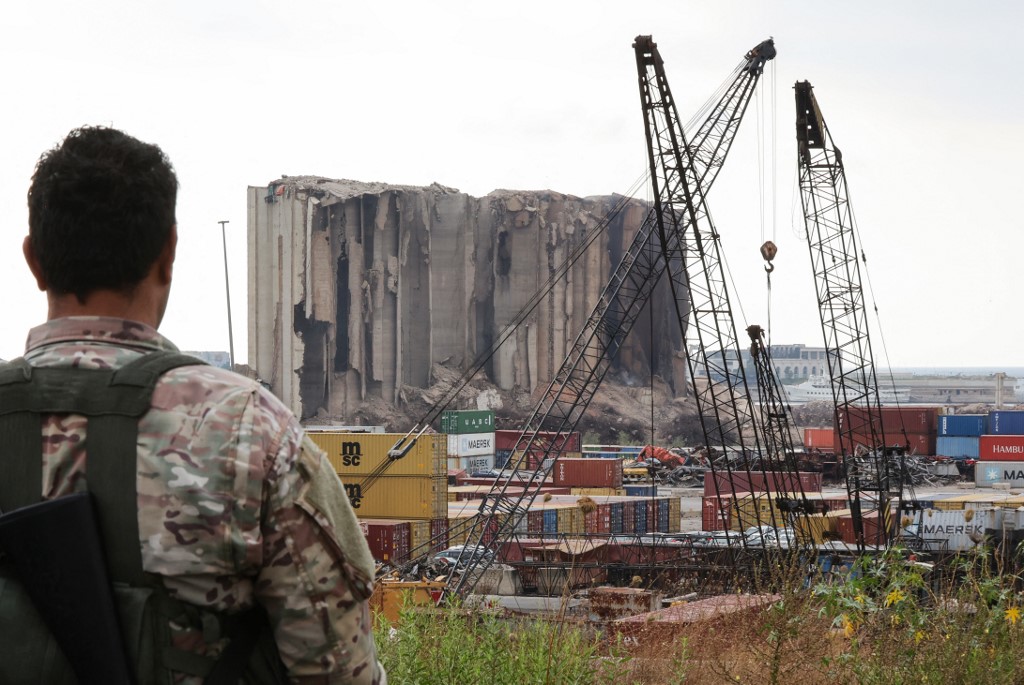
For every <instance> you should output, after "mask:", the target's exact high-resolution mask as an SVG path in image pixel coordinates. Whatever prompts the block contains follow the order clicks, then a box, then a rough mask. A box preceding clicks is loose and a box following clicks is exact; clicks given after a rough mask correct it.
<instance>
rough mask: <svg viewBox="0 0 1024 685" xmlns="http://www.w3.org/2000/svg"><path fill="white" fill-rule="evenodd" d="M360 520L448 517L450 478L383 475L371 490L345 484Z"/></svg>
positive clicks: (358, 483) (357, 483)
mask: <svg viewBox="0 0 1024 685" xmlns="http://www.w3.org/2000/svg"><path fill="white" fill-rule="evenodd" d="M344 486H345V494H347V495H348V500H349V502H350V503H351V504H352V508H353V509H354V510H355V513H356V516H358V517H359V518H394V519H432V518H439V517H442V516H444V515H445V512H446V507H447V506H448V478H447V477H443V478H424V477H412V476H381V477H380V478H377V479H376V480H374V481H373V482H372V483H370V484H369V486H368V487H365V488H364V486H363V483H361V482H354V483H353V482H344Z"/></svg>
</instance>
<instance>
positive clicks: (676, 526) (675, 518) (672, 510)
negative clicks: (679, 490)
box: [667, 497, 683, 533]
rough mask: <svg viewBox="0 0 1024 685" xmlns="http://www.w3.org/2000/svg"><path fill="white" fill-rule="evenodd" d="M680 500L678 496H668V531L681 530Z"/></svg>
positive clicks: (675, 531)
mask: <svg viewBox="0 0 1024 685" xmlns="http://www.w3.org/2000/svg"><path fill="white" fill-rule="evenodd" d="M682 519H683V515H682V501H681V500H680V499H679V498H678V497H669V498H668V531H667V532H669V533H678V532H679V531H680V530H682V523H683V521H682Z"/></svg>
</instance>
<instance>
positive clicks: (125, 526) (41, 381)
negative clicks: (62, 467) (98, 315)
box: [0, 351, 204, 584]
mask: <svg viewBox="0 0 1024 685" xmlns="http://www.w3.org/2000/svg"><path fill="white" fill-rule="evenodd" d="M203 363H204V362H203V361H202V360H200V359H197V358H195V357H190V356H188V355H184V354H180V353H176V352H163V351H158V352H151V353H149V354H147V355H144V356H142V357H139V358H138V359H136V360H134V361H132V362H129V363H128V364H126V365H125V366H123V367H122V368H120V369H117V370H103V369H79V368H32V367H31V366H30V365H29V364H28V363H27V362H26V361H25V360H24V359H18V360H15V361H13V362H11V363H9V364H7V365H6V366H4V367H2V368H0V445H2V446H3V452H4V456H3V466H2V468H3V469H4V471H5V474H7V475H8V476H9V477H5V478H3V479H0V509H2V510H3V511H11V510H13V509H17V508H20V507H22V506H25V505H27V504H32V503H35V502H38V501H39V499H40V490H41V484H42V417H43V416H44V415H47V414H81V415H84V416H86V417H88V420H89V426H88V437H87V440H88V445H89V456H88V460H89V462H88V467H87V474H88V475H87V479H88V483H89V491H90V492H91V493H92V494H93V496H94V497H95V499H96V501H97V503H98V507H97V515H98V518H99V524H100V530H101V533H102V534H103V539H104V547H105V548H106V549H105V551H106V558H107V566H108V570H109V573H110V576H111V578H112V579H114V580H119V581H123V582H128V583H132V584H146V578H145V574H144V573H143V572H142V552H141V549H140V548H139V531H138V503H137V492H136V487H135V485H136V483H135V481H136V471H137V449H138V448H137V442H138V421H139V418H140V417H141V416H142V415H143V414H145V413H146V411H148V410H149V406H150V400H151V397H152V394H153V388H154V387H155V386H156V383H157V381H158V380H159V378H160V376H161V375H163V374H164V373H166V372H167V371H170V370H171V369H174V368H177V367H180V366H186V365H193V364H203Z"/></svg>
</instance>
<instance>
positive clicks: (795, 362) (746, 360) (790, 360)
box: [690, 345, 828, 384]
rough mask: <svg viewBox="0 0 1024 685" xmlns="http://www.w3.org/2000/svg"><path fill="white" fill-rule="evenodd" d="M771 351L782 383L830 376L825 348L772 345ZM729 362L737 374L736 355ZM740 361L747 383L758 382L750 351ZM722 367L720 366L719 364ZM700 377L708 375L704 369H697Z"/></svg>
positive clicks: (741, 354) (743, 352)
mask: <svg viewBox="0 0 1024 685" xmlns="http://www.w3.org/2000/svg"><path fill="white" fill-rule="evenodd" d="M769 351H770V352H771V355H772V362H773V365H774V367H775V377H776V378H778V379H779V381H780V382H782V383H787V384H788V383H802V382H804V381H806V380H808V379H810V378H813V377H815V376H823V375H827V374H828V364H826V363H825V359H826V357H825V348H824V347H808V346H807V345H770V346H769ZM695 352H696V349H695V346H693V345H691V346H690V354H691V355H693V354H694V353H695ZM726 358H727V359H728V360H729V363H728V368H729V370H730V372H735V371H736V368H737V364H738V362H737V361H736V357H735V354H729V355H727V357H726ZM740 359H741V360H742V362H743V371H744V373H745V375H746V377H747V383H748V384H752V383H756V382H757V372H756V370H755V369H754V360H753V359H752V358H751V357H750V350H749V349H747V348H746V347H744V348H743V349H742V350H741V351H740ZM719 365H720V364H719ZM696 375H697V376H698V377H704V376H706V375H707V374H706V373H705V372H704V369H696Z"/></svg>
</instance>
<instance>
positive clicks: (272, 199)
mask: <svg viewBox="0 0 1024 685" xmlns="http://www.w3.org/2000/svg"><path fill="white" fill-rule="evenodd" d="M619 205H623V206H622V209H621V211H618V212H617V213H614V214H613V216H612V217H611V219H610V222H609V224H608V226H607V228H606V229H604V230H603V232H602V234H601V235H600V237H599V238H598V239H597V241H596V242H595V243H594V244H593V245H591V246H590V248H588V250H587V251H586V252H585V253H584V254H583V256H582V258H581V259H580V260H579V261H578V262H577V263H576V264H575V265H574V266H573V268H571V269H570V270H569V272H568V274H567V276H566V277H565V278H563V279H561V280H559V281H558V282H557V283H556V285H555V287H554V289H553V291H552V293H551V295H550V296H549V297H547V298H545V299H544V300H542V301H541V302H540V304H539V306H538V307H537V308H536V309H535V310H534V311H533V313H532V314H531V315H530V316H529V317H527V319H526V320H525V322H524V323H523V324H522V325H520V326H519V327H518V328H517V329H516V331H515V333H514V334H513V335H512V336H511V338H510V339H509V340H508V341H507V342H506V344H505V345H503V346H502V348H501V349H500V350H499V352H498V353H497V354H496V355H495V357H494V359H493V360H492V362H491V363H490V364H489V365H488V366H487V367H486V368H485V372H486V373H487V374H488V375H489V377H490V378H491V380H492V381H494V382H495V383H496V384H497V385H499V386H500V387H502V388H504V389H512V388H513V387H519V388H524V389H529V390H533V389H535V388H536V387H537V386H538V385H541V384H546V383H547V382H549V381H550V379H551V377H552V376H553V375H554V374H555V372H556V371H557V369H558V367H559V365H560V363H561V362H562V360H563V359H564V358H565V355H566V354H567V353H568V350H569V349H570V347H571V345H572V343H573V340H574V339H575V337H576V336H577V335H578V334H579V332H580V330H581V329H582V328H583V325H584V323H585V321H586V320H587V318H588V317H589V316H590V314H591V312H592V311H593V310H594V307H595V306H596V305H597V303H598V301H599V299H600V294H601V292H602V290H603V289H604V287H605V285H606V283H607V281H608V278H609V275H610V273H611V270H612V269H613V268H614V266H615V265H617V264H618V262H619V260H620V259H621V256H622V253H623V251H624V250H625V248H626V247H627V246H628V245H629V243H630V241H631V240H632V239H633V236H634V235H635V233H636V231H637V229H638V228H639V226H640V225H641V223H642V221H643V220H644V218H645V216H646V215H647V213H648V211H649V208H648V206H647V205H646V204H645V203H642V202H639V201H634V200H624V199H623V198H621V197H618V196H602V197H589V198H578V197H573V196H570V195H563V194H560V193H556V192H552V191H536V192H526V191H505V190H498V191H494V192H492V193H490V194H489V195H487V196H485V197H483V198H474V197H471V196H469V195H466V194H465V193H461V192H459V191H457V190H454V189H452V188H446V187H444V186H441V185H437V184H435V185H433V186H430V187H426V188H420V187H410V186H394V185H386V184H381V183H362V182H356V181H340V180H330V179H324V178H318V177H298V178H282V179H280V180H278V181H275V182H273V183H271V184H269V185H268V186H266V187H250V188H249V191H248V207H249V255H248V256H249V269H248V271H249V364H250V366H252V367H253V368H254V369H255V370H256V371H257V373H259V374H260V376H261V377H262V378H263V379H264V380H265V381H267V382H269V383H270V385H271V387H272V388H273V390H274V392H275V393H277V394H278V396H279V397H281V398H282V399H283V400H284V401H285V402H286V403H287V404H288V405H289V406H290V407H291V408H292V409H293V410H294V411H295V412H296V413H297V414H299V415H300V416H301V417H303V418H310V417H314V416H322V417H334V418H343V417H345V416H346V415H347V414H349V413H351V412H352V411H354V410H355V409H356V408H358V406H359V405H360V404H361V403H363V402H365V401H367V400H370V399H376V400H383V401H384V402H388V403H392V404H394V403H397V402H399V401H400V395H401V390H402V386H414V387H426V386H427V385H429V384H430V382H431V367H432V365H434V364H437V363H446V364H451V365H455V366H458V367H461V368H467V367H468V366H469V365H470V364H471V363H472V361H473V360H474V359H475V358H476V357H477V355H478V354H480V353H482V352H485V351H487V350H488V349H490V348H491V346H492V345H493V343H494V341H495V340H496V339H497V338H498V336H499V335H500V333H501V331H502V329H503V328H504V327H505V325H506V324H508V323H509V322H510V321H511V320H512V319H513V317H515V315H516V314H517V313H519V311H520V310H521V309H522V308H523V306H524V305H525V304H526V303H528V302H529V301H530V300H531V299H532V298H533V297H534V295H535V293H536V292H537V291H538V290H539V289H540V288H541V287H542V286H543V285H544V284H545V283H546V282H547V281H548V280H549V278H550V277H551V275H552V274H553V273H555V271H556V269H557V268H558V267H559V266H560V265H561V264H562V263H563V262H564V261H565V259H566V258H567V257H568V256H569V255H570V254H571V253H572V252H573V251H574V250H575V249H576V247H577V246H579V245H580V244H582V243H583V242H584V241H585V240H587V238H588V236H589V235H592V234H593V232H594V231H598V230H599V229H600V228H601V226H602V223H603V222H605V220H606V217H608V216H609V215H610V214H611V213H612V210H613V208H615V207H618V206H619ZM654 311H655V321H654V325H653V326H652V325H651V321H650V319H649V318H648V316H647V315H646V314H645V315H643V316H642V317H641V318H640V320H638V322H637V325H636V326H635V327H634V330H633V332H632V334H631V335H630V339H629V341H628V343H627V344H626V346H625V347H624V348H623V349H622V351H621V352H620V357H619V370H620V371H622V372H624V373H625V374H626V375H627V376H629V377H631V378H633V379H635V380H637V381H642V380H644V379H646V378H648V377H649V375H650V370H651V364H652V361H651V355H652V352H651V350H653V356H654V359H653V365H654V371H655V373H656V374H658V375H660V376H661V377H662V378H664V379H666V380H668V381H669V382H670V383H671V384H672V386H673V387H674V388H675V389H676V391H677V392H681V391H682V387H683V383H684V381H685V372H684V368H685V360H684V358H683V357H682V354H681V350H682V349H683V346H682V345H681V344H680V342H679V339H680V335H679V325H678V323H677V322H676V321H675V314H674V311H675V310H674V307H673V306H671V304H670V303H669V301H668V299H667V288H665V287H663V288H661V289H660V290H659V291H658V292H657V293H656V296H655V298H654ZM652 329H653V331H654V340H653V341H652V340H651V331H652Z"/></svg>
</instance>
